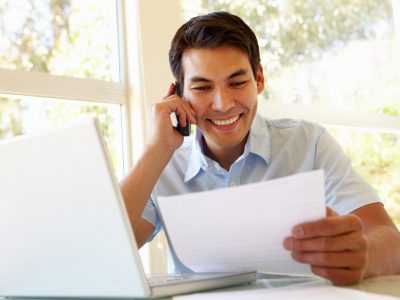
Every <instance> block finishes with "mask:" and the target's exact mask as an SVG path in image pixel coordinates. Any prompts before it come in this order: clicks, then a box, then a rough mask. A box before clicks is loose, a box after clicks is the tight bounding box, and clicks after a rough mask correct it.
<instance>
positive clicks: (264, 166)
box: [121, 12, 400, 285]
mask: <svg viewBox="0 0 400 300" xmlns="http://www.w3.org/2000/svg"><path fill="white" fill-rule="evenodd" d="M169 59H170V65H171V69H172V72H173V74H174V76H175V78H176V80H177V84H178V85H179V90H180V91H181V95H180V96H178V95H175V90H176V88H177V87H176V86H175V85H174V84H171V86H170V88H169V91H168V93H167V95H166V96H165V98H164V99H163V100H162V101H161V102H159V103H157V104H155V105H153V106H152V109H151V113H152V118H153V122H152V123H153V128H152V132H151V136H150V140H149V143H148V145H147V147H146V149H145V151H144V153H143V155H142V157H141V158H140V160H139V161H138V162H137V164H136V166H135V167H134V168H133V169H132V171H131V172H130V174H128V176H127V177H126V178H125V179H124V180H123V182H122V183H121V188H122V192H123V195H124V198H125V202H126V206H127V210H128V214H129V217H130V220H131V223H132V227H133V229H134V232H135V236H136V239H137V242H138V244H139V246H142V245H143V244H144V243H145V242H146V241H148V240H149V239H151V238H152V237H153V236H154V235H155V234H157V232H158V231H159V230H160V229H161V225H160V221H159V219H158V215H157V211H156V208H155V205H154V203H155V201H157V196H158V195H174V194H182V193H190V192H198V191H204V190H209V189H214V188H221V187H228V186H231V185H237V184H246V183H251V182H257V181H261V180H269V179H272V178H277V177H282V176H287V175H291V174H294V173H299V172H305V171H309V170H313V169H324V171H325V175H326V180H325V188H326V203H327V206H329V207H331V208H332V209H331V208H327V217H326V218H324V219H322V220H319V221H316V222H310V223H305V224H299V225H297V226H295V227H294V228H293V230H292V235H291V236H290V237H288V238H286V239H285V240H284V241H282V244H283V245H282V247H284V248H285V249H287V250H288V251H291V253H292V257H293V259H295V260H296V261H299V262H302V263H306V264H309V265H311V268H312V271H313V272H314V273H315V274H317V275H320V276H322V277H324V278H327V279H329V280H331V281H332V282H333V283H335V284H339V285H346V284H353V283H356V282H359V281H360V280H362V279H363V278H366V277H371V276H376V275H383V274H398V273H399V272H400V236H399V232H398V231H397V229H396V227H395V226H394V225H393V223H392V221H391V220H390V218H389V217H388V215H387V213H386V211H385V210H384V208H383V206H382V204H381V203H380V202H379V198H378V196H377V195H376V193H375V192H374V191H373V190H372V188H371V187H370V186H369V185H368V184H367V183H366V182H364V180H363V179H361V178H360V176H359V175H358V174H357V173H356V172H355V171H354V170H353V169H352V167H351V163H350V161H349V160H348V158H347V157H346V156H345V155H344V154H343V152H342V150H341V149H340V147H339V146H338V145H337V143H336V142H335V141H334V140H333V138H332V137H330V135H329V134H328V133H327V132H326V131H325V130H324V129H323V128H322V127H320V126H318V125H315V124H311V123H308V122H301V121H294V120H277V121H270V120H265V119H263V118H262V117H261V116H259V115H258V114H257V112H256V111H257V98H258V94H260V93H261V92H262V91H263V89H264V74H263V69H262V66H261V65H260V55H259V48H258V44H257V39H256V37H255V35H254V33H253V32H252V30H251V29H250V28H249V27H248V26H247V25H246V24H245V23H244V22H243V21H242V20H241V19H240V18H238V17H237V16H234V15H231V14H229V13H226V12H217V13H211V14H208V15H204V16H200V17H196V18H193V19H191V20H190V21H188V22H187V23H186V24H184V25H183V26H182V27H181V28H180V29H179V30H178V31H177V33H176V35H175V37H174V38H173V41H172V44H171V49H170V52H169ZM178 94H179V93H178ZM171 113H176V115H177V118H178V119H179V122H180V123H181V124H182V125H183V126H185V125H186V123H187V122H190V123H193V124H196V125H197V129H196V132H195V133H194V135H192V136H191V137H190V138H187V139H185V142H184V138H183V136H182V135H181V134H179V132H178V131H177V130H176V129H175V128H174V127H173V126H172V125H171V121H170V114H171ZM243 201H245V200H243ZM266 201H268V199H266ZM337 213H339V214H340V215H339V214H337ZM204 220H205V222H206V221H207V216H204ZM271 226H273V224H271ZM205 234H207V233H206V232H205ZM259 238H260V239H262V238H263V237H261V236H260V237H259ZM172 255H173V257H174V253H172ZM174 260H175V267H176V268H175V270H176V271H182V270H185V267H184V266H182V265H181V264H180V263H179V261H178V260H177V259H176V257H174Z"/></svg>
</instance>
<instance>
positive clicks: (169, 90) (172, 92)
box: [163, 83, 175, 99]
mask: <svg viewBox="0 0 400 300" xmlns="http://www.w3.org/2000/svg"><path fill="white" fill-rule="evenodd" d="M174 93H175V84H173V83H171V84H170V85H169V88H168V92H167V94H166V95H165V96H164V98H163V99H165V98H168V97H169V96H171V95H173V94H174Z"/></svg>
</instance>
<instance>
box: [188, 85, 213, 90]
mask: <svg viewBox="0 0 400 300" xmlns="http://www.w3.org/2000/svg"><path fill="white" fill-rule="evenodd" d="M210 88H211V87H210V86H208V85H204V86H194V87H192V88H191V90H194V91H197V92H205V91H208V90H209V89H210Z"/></svg>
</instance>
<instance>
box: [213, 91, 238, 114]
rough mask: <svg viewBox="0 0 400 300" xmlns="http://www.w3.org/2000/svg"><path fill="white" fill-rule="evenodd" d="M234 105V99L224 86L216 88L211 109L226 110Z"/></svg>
mask: <svg viewBox="0 0 400 300" xmlns="http://www.w3.org/2000/svg"><path fill="white" fill-rule="evenodd" d="M234 106H235V100H234V98H233V97H232V95H230V93H229V92H228V91H226V90H225V89H224V88H220V89H216V90H215V93H214V99H213V103H212V109H213V110H217V111H221V112H227V111H229V110H230V109H231V108H232V107H234Z"/></svg>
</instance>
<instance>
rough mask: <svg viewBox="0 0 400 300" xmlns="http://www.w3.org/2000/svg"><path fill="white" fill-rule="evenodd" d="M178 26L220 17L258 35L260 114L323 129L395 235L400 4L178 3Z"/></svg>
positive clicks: (336, 0) (365, 0)
mask: <svg viewBox="0 0 400 300" xmlns="http://www.w3.org/2000/svg"><path fill="white" fill-rule="evenodd" d="M182 8H183V15H184V19H185V20H187V19H189V18H190V17H192V16H195V15H198V14H204V13H207V12H211V11H218V10H226V11H229V12H232V13H234V14H237V15H239V16H241V17H242V18H243V19H244V20H245V21H246V22H247V23H248V24H249V25H250V26H251V27H252V28H253V29H254V31H255V32H256V35H257V37H258V38H259V44H260V48H261V60H262V64H263V67H264V71H265V74H266V80H267V84H266V90H265V92H264V94H263V95H262V96H261V97H260V98H261V99H260V109H259V110H260V112H261V113H262V114H263V115H265V116H267V117H270V118H283V117H293V118H304V119H307V120H310V121H315V122H318V123H322V124H325V125H326V127H327V128H328V130H329V131H330V132H331V133H332V134H333V135H334V136H335V137H336V139H337V140H338V141H339V143H340V144H341V145H342V147H343V148H344V150H345V151H346V153H347V154H348V155H349V156H350V158H351V159H352V161H353V165H354V167H355V168H356V169H357V170H358V171H359V172H360V173H361V174H362V176H363V177H364V178H365V179H367V180H368V181H369V182H370V183H371V184H372V185H373V186H374V188H375V189H376V190H377V191H378V194H379V195H380V197H381V199H382V200H383V202H384V203H385V206H386V208H387V209H388V211H389V213H390V215H391V216H392V218H393V219H394V220H395V222H396V224H397V226H398V227H399V228H400V219H399V211H400V181H399V180H398V178H399V169H400V168H399V167H400V165H399V164H400V163H399V162H400V90H399V88H398V87H399V86H400V56H399V53H400V51H399V50H400V38H399V37H400V19H399V17H400V1H399V0H383V1H374V0H362V1H361V0H350V1H341V0H333V1H323V0H302V1H290V0H282V1H267V0H252V1H237V0H235V1H233V0H218V1H212V0H197V1H194V0H183V1H182Z"/></svg>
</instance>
